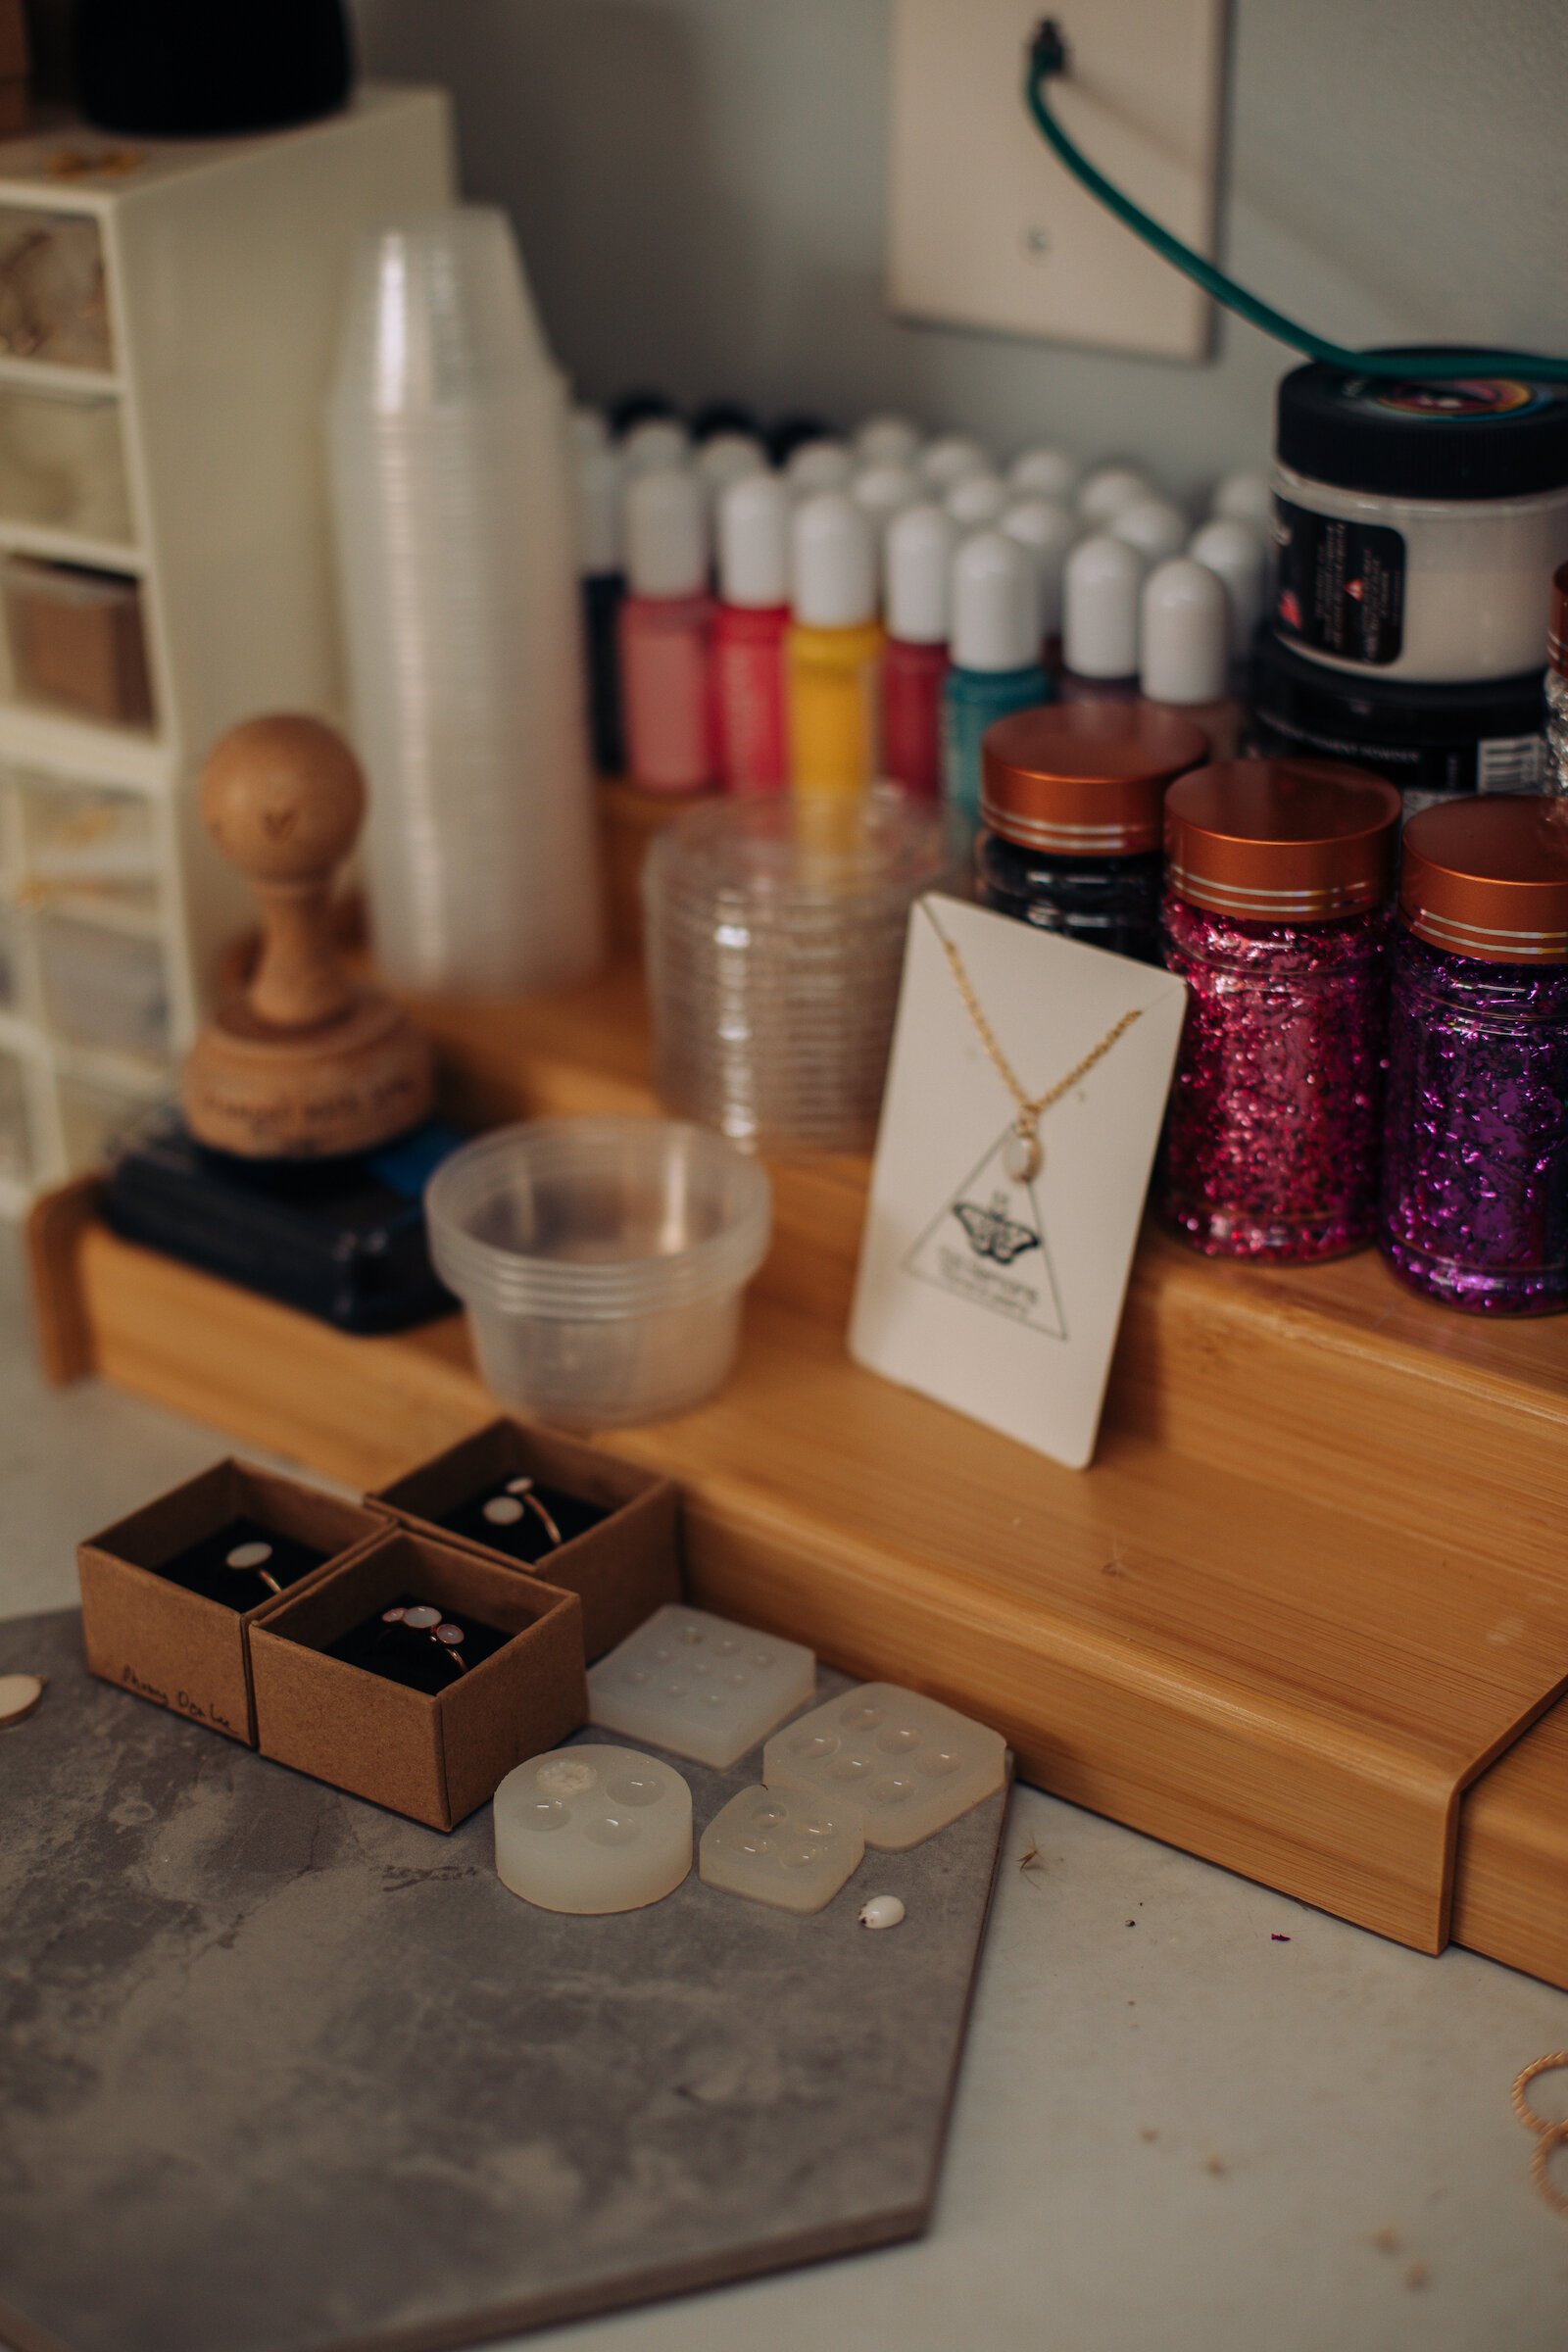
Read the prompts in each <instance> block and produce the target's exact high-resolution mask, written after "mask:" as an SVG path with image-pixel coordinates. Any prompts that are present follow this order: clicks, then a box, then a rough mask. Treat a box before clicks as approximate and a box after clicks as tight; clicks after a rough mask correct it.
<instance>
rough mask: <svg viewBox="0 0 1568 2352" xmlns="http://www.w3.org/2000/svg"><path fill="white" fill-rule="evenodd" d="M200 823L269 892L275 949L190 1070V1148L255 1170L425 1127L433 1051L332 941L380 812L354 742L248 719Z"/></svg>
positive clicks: (265, 919) (298, 724) (269, 928)
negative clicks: (339, 885)
mask: <svg viewBox="0 0 1568 2352" xmlns="http://www.w3.org/2000/svg"><path fill="white" fill-rule="evenodd" d="M201 809H202V816H203V819H204V820H205V822H206V825H207V828H208V831H209V832H210V833H211V834H212V836H213V839H214V840H215V841H216V842H217V844H218V847H219V849H220V850H221V852H222V854H223V856H224V857H225V858H228V859H229V860H230V862H231V863H232V864H234V865H237V866H238V867H239V868H240V869H241V871H242V872H243V873H245V874H246V875H248V876H249V878H250V880H251V881H252V882H253V883H254V885H255V888H256V895H257V897H258V899H259V900H260V902H261V911H262V927H263V940H262V951H261V955H260V956H259V958H258V960H257V964H256V969H255V971H254V972H253V973H252V975H251V978H250V980H249V982H248V983H247V985H246V986H245V988H244V989H243V990H242V991H241V993H240V994H239V995H238V996H236V997H233V998H231V999H230V1000H229V1001H228V1002H227V1003H226V1004H223V1005H221V1006H220V1007H219V1010H218V1013H217V1015H216V1017H215V1018H214V1019H213V1020H212V1021H210V1022H209V1024H208V1025H207V1027H206V1028H205V1029H204V1030H203V1031H202V1033H201V1035H200V1037H199V1038H198V1039H197V1041H196V1044H195V1047H194V1048H193V1049H192V1052H191V1054H190V1056H189V1058H188V1060H187V1061H186V1064H185V1075H184V1086H183V1099H184V1110H185V1118H186V1121H187V1123H188V1125H189V1127H190V1130H191V1133H192V1134H193V1135H194V1136H195V1137H196V1138H197V1139H198V1141H199V1142H201V1143H204V1144H208V1145H211V1146H212V1147H213V1148H214V1149H215V1150H217V1151H220V1152H234V1153H235V1154H237V1155H238V1156H239V1157H241V1158H245V1159H324V1158H332V1157H337V1156H339V1155H341V1154H344V1153H347V1152H366V1151H370V1150H372V1149H373V1148H374V1147H375V1146H376V1145H378V1144H383V1143H385V1142H386V1141H387V1140H388V1139H389V1138H390V1137H392V1136H394V1135H399V1134H401V1133H402V1132H403V1131H404V1130H405V1129H406V1128H409V1127H413V1126H415V1125H417V1122H418V1121H419V1120H420V1119H422V1118H424V1117H425V1116H426V1115H427V1114H428V1112H429V1109H430V1105H431V1097H432V1091H433V1073H432V1063H431V1055H430V1049H429V1046H428V1044H427V1043H426V1041H425V1040H424V1039H423V1038H422V1037H421V1036H420V1035H419V1033H418V1031H417V1029H416V1028H415V1026H414V1024H413V1022H412V1021H411V1020H410V1019H409V1016H408V1014H407V1013H406V1012H404V1011H403V1010H402V1009H401V1007H400V1006H398V1005H394V1004H393V1003H392V1001H391V999H390V998H389V997H386V996H384V995H383V994H382V993H381V992H380V991H379V990H378V989H373V988H368V987H366V986H365V985H363V984H362V983H360V982H358V981H357V980H356V979H355V978H354V975H353V974H352V973H351V972H350V971H349V969H348V967H347V966H346V964H345V963H344V961H343V958H342V956H341V955H340V954H339V952H338V948H337V945H336V942H335V941H334V939H333V937H332V928H331V915H330V901H331V878H332V871H333V868H334V867H335V866H337V865H338V864H339V863H340V862H341V860H342V859H343V858H345V857H346V856H347V855H348V852H349V850H350V849H351V848H352V847H353V844H354V839H355V836H356V834H357V833H358V832H359V829H360V823H361V820H362V818H363V816H364V813H365V778H364V775H363V773H362V771H361V768H360V764H359V762H358V760H356V759H355V757H354V755H353V753H352V752H351V751H350V750H349V747H348V745H347V744H346V743H345V742H344V740H343V738H342V736H341V735H339V734H337V733H336V732H335V731H334V730H333V729H332V728H331V727H329V726H327V725H325V724H324V722H323V721H321V720H320V719H317V718H304V717H291V716H278V717H271V718H253V719H248V720H247V721H246V722H245V724H244V725H243V726H239V727H235V728H234V729H233V730H232V732H231V733H229V734H227V735H225V736H224V737H223V738H222V740H221V743H220V744H219V745H218V747H217V749H216V750H215V751H214V752H213V754H212V756H211V758H210V759H209V760H208V762H207V766H206V769H205V770H204V772H203V775H202V782H201Z"/></svg>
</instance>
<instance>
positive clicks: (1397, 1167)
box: [1380, 793, 1568, 1315]
mask: <svg viewBox="0 0 1568 2352" xmlns="http://www.w3.org/2000/svg"><path fill="white" fill-rule="evenodd" d="M1380 1239H1381V1242H1382V1246H1383V1251H1384V1255H1385V1256H1386V1257H1387V1258H1388V1260H1389V1263H1390V1264H1391V1265H1392V1266H1393V1267H1394V1269H1395V1271H1396V1273H1397V1274H1400V1275H1402V1276H1403V1277H1404V1279H1405V1281H1406V1282H1408V1283H1410V1284H1412V1285H1413V1286H1414V1288H1415V1289H1416V1290H1419V1291H1424V1292H1425V1293H1426V1295H1427V1297H1428V1298H1429V1299H1442V1300H1443V1301H1444V1303H1445V1304H1446V1305H1448V1306H1458V1307H1463V1308H1466V1309H1467V1310H1468V1311H1469V1312H1470V1313H1472V1314H1491V1315H1544V1314H1552V1313H1560V1312H1561V1311H1562V1310H1563V1309H1564V1308H1565V1307H1568V806H1565V805H1564V804H1563V803H1562V802H1560V801H1558V800H1557V799H1555V798H1551V799H1542V798H1539V797H1537V796H1536V795H1534V794H1522V793H1487V794H1483V795H1480V796H1479V797H1477V798H1475V799H1470V798H1469V797H1466V798H1465V799H1464V800H1462V801H1456V802H1454V803H1452V804H1448V805H1443V806H1440V807H1438V808H1434V809H1424V810H1423V811H1422V813H1421V814H1420V815H1419V816H1418V817H1415V818H1413V819H1412V820H1411V822H1410V824H1409V825H1408V826H1407V828H1406V830H1405V836H1404V861H1403V870H1402V872H1401V875H1400V879H1399V933H1398V943H1397V948H1396V951H1395V967H1394V998H1393V1006H1392V1011H1391V1016H1390V1026H1389V1105H1388V1123H1387V1133H1386V1137H1385V1143H1384V1167H1383V1211H1382V1225H1381V1234H1380Z"/></svg>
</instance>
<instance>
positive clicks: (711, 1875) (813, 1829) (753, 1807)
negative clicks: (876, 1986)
mask: <svg viewBox="0 0 1568 2352" xmlns="http://www.w3.org/2000/svg"><path fill="white" fill-rule="evenodd" d="M864 1852H865V1838H864V1835H863V1833H862V1832H861V1828H860V1816H859V1812H858V1808H857V1807H856V1806H854V1805H834V1806H832V1807H831V1808H829V1807H828V1806H827V1805H825V1804H823V1802H822V1801H821V1799H820V1798H819V1797H817V1796H815V1795H814V1794H811V1793H809V1791H807V1790H804V1789H803V1790H800V1791H795V1790H786V1789H742V1790H741V1791H740V1794H739V1795H738V1796H732V1797H731V1798H730V1800H729V1803H728V1804H727V1805H726V1806H725V1807H724V1809H723V1811H722V1812H721V1813H716V1814H715V1815H714V1816H713V1819H712V1820H711V1822H710V1823H709V1825H708V1827H707V1829H706V1830H705V1831H704V1832H703V1841H702V1844H701V1846H700V1847H699V1848H698V1856H697V1868H698V1874H699V1876H700V1877H701V1879H702V1882H703V1884H704V1886H705V1887H722V1888H723V1889H724V1891H725V1893H726V1894H743V1895H746V1896H747V1897H748V1898H749V1899H750V1900H751V1901H752V1902H754V1903H771V1904H772V1905H773V1907H774V1908H775V1910H779V1911H803V1912H804V1911H820V1910H821V1909H822V1907H823V1905H824V1904H825V1903H830V1902H831V1901H832V1900H833V1897H834V1896H835V1895H836V1894H837V1892H838V1890H839V1888H840V1887H842V1886H844V1884H845V1883H846V1881H847V1880H849V1879H852V1878H853V1877H854V1876H855V1873H856V1872H857V1871H858V1869H859V1867H860V1861H861V1857H862V1856H863V1854H864Z"/></svg>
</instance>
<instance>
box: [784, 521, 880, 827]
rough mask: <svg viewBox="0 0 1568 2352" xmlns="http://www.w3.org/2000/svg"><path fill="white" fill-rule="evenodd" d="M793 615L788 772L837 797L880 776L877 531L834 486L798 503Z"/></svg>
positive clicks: (788, 646) (800, 785) (802, 784)
mask: <svg viewBox="0 0 1568 2352" xmlns="http://www.w3.org/2000/svg"><path fill="white" fill-rule="evenodd" d="M790 571H791V586H792V592H793V599H794V617H793V618H792V620H791V623H790V626H789V629H788V631H787V632H786V635H785V640H784V662H785V694H786V708H787V711H788V725H789V747H790V776H791V782H792V784H793V786H794V789H795V790H796V791H797V792H798V793H801V794H804V795H810V796H827V797H831V798H834V799H842V798H845V797H846V796H853V795H855V794H858V793H860V792H863V791H864V790H865V788H866V786H867V785H868V784H869V783H870V782H871V781H872V779H873V777H874V776H875V775H876V773H877V767H878V751H879V732H880V730H879V725H878V720H879V717H880V704H881V696H880V670H881V665H882V630H881V626H880V624H879V623H878V620H877V616H876V610H877V542H876V531H875V529H874V527H873V525H872V523H871V520H870V518H869V516H868V515H865V514H864V513H863V512H862V511H861V509H860V508H859V507H858V506H857V505H856V503H855V501H854V500H853V499H852V498H850V497H848V496H846V495H845V493H844V492H842V491H838V490H824V491H820V492H818V493H817V494H816V495H815V496H814V497H811V498H807V499H804V500H803V501H802V502H801V504H800V505H799V506H798V507H797V508H796V510H795V515H794V519H793V526H792V540H791V565H790Z"/></svg>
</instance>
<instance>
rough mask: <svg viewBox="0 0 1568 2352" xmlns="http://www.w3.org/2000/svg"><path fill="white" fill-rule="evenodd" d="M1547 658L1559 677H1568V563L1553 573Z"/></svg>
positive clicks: (1547, 635)
mask: <svg viewBox="0 0 1568 2352" xmlns="http://www.w3.org/2000/svg"><path fill="white" fill-rule="evenodd" d="M1546 660H1547V661H1548V662H1550V663H1551V666H1552V668H1553V669H1554V670H1555V671H1556V672H1557V674H1558V676H1559V677H1565V678H1568V564H1558V566H1557V568H1556V570H1555V571H1554V572H1553V573H1552V575H1551V611H1550V613H1548V615H1547V618H1546Z"/></svg>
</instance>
